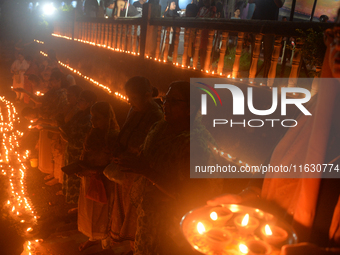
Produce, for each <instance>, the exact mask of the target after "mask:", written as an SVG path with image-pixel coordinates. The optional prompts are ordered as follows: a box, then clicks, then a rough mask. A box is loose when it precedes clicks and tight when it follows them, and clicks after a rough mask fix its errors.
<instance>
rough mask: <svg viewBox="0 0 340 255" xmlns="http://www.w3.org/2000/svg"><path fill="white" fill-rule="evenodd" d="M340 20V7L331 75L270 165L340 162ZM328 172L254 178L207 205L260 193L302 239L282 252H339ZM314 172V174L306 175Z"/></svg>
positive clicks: (330, 34)
mask: <svg viewBox="0 0 340 255" xmlns="http://www.w3.org/2000/svg"><path fill="white" fill-rule="evenodd" d="M339 25H340V10H339V11H338V17H337V21H336V25H335V27H334V28H333V29H331V30H326V33H325V35H326V36H325V43H326V45H327V51H326V54H325V58H324V62H323V67H322V73H321V77H322V78H333V79H327V80H324V82H325V84H322V86H320V88H319V94H318V96H317V100H316V101H314V102H312V104H311V105H310V106H309V111H310V112H311V113H312V116H305V115H302V116H300V117H299V119H298V123H299V126H297V127H294V128H291V129H289V130H288V131H287V133H286V134H285V136H284V137H283V138H282V140H281V141H280V142H279V144H278V145H277V146H276V148H275V150H274V152H273V154H272V156H271V160H270V165H280V164H282V165H290V164H293V165H295V164H296V165H305V164H308V165H309V166H311V167H312V164H315V165H317V164H323V165H325V164H333V165H334V166H339V165H340V147H339V143H340V132H339V130H340V118H339V112H340V100H339V99H340V83H339V78H340V68H339V55H340V48H339V45H340V37H339V34H340V33H339V32H340V26H339ZM328 171H329V168H327V171H326V172H323V173H317V172H314V173H301V175H300V176H299V177H300V178H296V179H287V178H281V179H280V177H283V176H281V175H280V173H269V174H266V176H265V179H264V180H263V184H262V185H261V183H260V182H255V181H254V182H253V183H252V184H253V185H251V186H249V187H248V188H247V189H246V190H244V191H243V192H242V193H241V194H238V195H233V194H227V195H224V196H221V197H218V198H215V199H213V200H210V201H208V204H209V205H217V204H223V203H246V202H249V201H254V200H255V199H256V198H257V197H261V198H262V200H265V201H267V203H269V205H270V206H271V208H274V207H278V208H280V209H282V210H283V213H285V214H286V215H287V216H286V220H288V219H290V220H291V224H292V226H293V228H294V229H295V230H296V232H297V235H298V238H299V241H300V242H303V243H299V244H294V245H286V246H284V247H283V248H282V253H281V254H339V253H340V250H339V248H334V247H339V246H340V230H339V222H340V214H339V212H340V202H339V196H340V189H339V187H340V185H339V184H340V182H339V179H332V178H334V177H332V178H329V177H330V176H327V175H328V174H329V172H328ZM310 174H314V176H313V177H314V178H307V177H311V176H310ZM333 176H334V175H333ZM256 183H257V184H258V185H255V184H256ZM287 218H288V219H287Z"/></svg>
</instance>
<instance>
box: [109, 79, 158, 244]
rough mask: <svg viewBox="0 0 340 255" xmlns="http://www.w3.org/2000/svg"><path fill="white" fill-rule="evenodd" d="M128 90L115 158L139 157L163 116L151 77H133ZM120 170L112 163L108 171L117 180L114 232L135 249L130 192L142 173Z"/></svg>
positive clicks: (113, 220)
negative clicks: (128, 172)
mask: <svg viewBox="0 0 340 255" xmlns="http://www.w3.org/2000/svg"><path fill="white" fill-rule="evenodd" d="M125 91H126V95H127V96H128V98H129V103H130V105H131V108H130V111H129V113H128V116H127V118H126V121H125V123H124V125H123V127H122V130H121V131H120V133H119V136H118V140H117V144H116V145H115V152H114V157H115V158H116V159H115V161H117V160H118V159H119V158H124V157H137V155H138V153H139V152H140V146H141V145H142V143H143V142H144V140H145V137H146V135H147V134H148V132H149V130H150V128H151V126H152V125H153V124H154V123H155V122H157V121H159V120H161V119H162V118H163V112H162V109H161V107H160V106H159V104H158V103H156V102H155V101H154V100H153V96H156V94H155V91H154V89H153V87H152V86H151V84H150V82H149V80H148V79H146V78H144V77H140V76H136V77H133V78H131V79H129V80H128V81H127V83H126V84H125ZM120 170H121V169H120V167H119V166H118V165H117V164H116V163H115V162H112V164H110V165H109V166H108V168H107V169H105V172H104V174H105V175H106V176H107V177H108V178H109V179H110V180H112V181H115V182H116V183H115V198H114V205H113V211H112V214H111V231H110V232H111V237H112V239H113V241H114V242H121V241H124V240H129V241H131V248H132V250H133V242H134V240H135V233H136V220H137V214H136V207H135V205H134V204H132V203H131V201H130V192H131V187H132V185H133V183H134V181H135V180H136V178H137V177H138V176H137V175H133V174H125V173H121V172H120Z"/></svg>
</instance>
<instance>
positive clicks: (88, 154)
mask: <svg viewBox="0 0 340 255" xmlns="http://www.w3.org/2000/svg"><path fill="white" fill-rule="evenodd" d="M339 17H340V12H339V13H338V20H337V23H336V24H339V23H340V20H339ZM325 42H326V45H327V52H326V56H325V60H324V65H323V70H322V77H324V78H335V79H333V80H332V84H329V86H323V87H320V93H319V96H318V99H317V101H315V104H312V105H311V109H310V110H311V111H312V112H313V118H309V119H308V118H307V116H303V117H301V118H300V120H299V123H303V124H302V125H300V126H299V127H298V128H291V129H290V130H289V131H288V132H287V133H286V135H285V136H284V138H283V139H282V140H281V142H280V143H279V144H278V145H277V147H276V149H275V150H274V152H273V155H272V157H271V164H272V165H278V164H296V165H299V164H304V163H308V164H310V163H315V164H322V163H332V164H333V163H336V162H339V155H338V154H339V146H338V144H339V141H340V140H339V127H340V124H339V116H338V115H339V95H340V92H339V87H340V86H339V82H338V79H339V77H340V68H339V54H340V50H339V45H340V38H339V26H335V28H334V29H331V30H328V31H326V37H325ZM11 70H12V72H13V90H14V91H15V92H16V94H17V98H16V99H17V101H24V102H25V100H26V102H29V101H30V100H31V101H32V102H33V103H34V105H33V106H27V107H25V108H24V109H23V110H22V116H23V117H24V118H26V119H28V120H29V121H30V122H31V126H32V128H30V129H29V130H28V131H27V132H26V133H25V136H24V138H23V139H22V141H21V143H22V144H21V145H22V146H23V147H25V146H26V148H27V149H30V150H32V151H34V150H35V149H37V150H38V152H37V154H38V159H39V170H40V171H42V172H44V173H47V174H48V175H47V176H46V180H48V179H52V180H50V181H49V184H50V185H52V184H54V183H57V182H59V183H62V187H63V188H62V191H61V193H62V194H63V195H64V196H65V201H66V202H67V203H73V204H74V205H75V210H73V211H76V212H77V214H78V230H79V231H80V232H82V233H83V234H84V235H86V236H87V237H88V238H89V240H88V241H86V242H85V243H83V244H81V245H80V246H79V250H80V251H82V250H84V249H86V248H88V247H90V246H92V245H96V244H99V243H101V244H102V246H103V247H104V248H109V247H110V246H111V245H112V244H114V243H116V242H122V241H126V240H129V241H130V242H131V254H132V253H133V254H139V255H142V254H143V255H145V254H191V253H195V251H194V250H192V249H191V248H190V247H189V244H187V243H186V242H183V240H182V239H181V235H180V233H179V222H180V218H181V217H182V216H183V215H184V214H185V213H186V212H188V211H189V210H191V209H193V208H195V207H198V206H202V205H203V204H205V203H206V201H208V204H210V205H217V204H221V203H242V202H245V201H249V200H255V199H257V198H258V197H262V198H263V199H264V200H267V201H270V202H271V203H273V204H276V205H278V206H279V207H281V208H283V209H284V210H285V211H286V212H287V214H289V215H290V216H291V218H292V224H293V226H294V227H295V228H296V230H297V232H298V234H299V237H300V240H301V241H309V242H312V243H314V244H313V245H312V244H311V243H308V244H303V245H301V244H299V245H297V246H294V245H293V246H286V247H285V248H284V250H283V251H284V252H285V253H286V254H311V253H310V252H311V251H313V252H317V253H316V254H320V253H321V252H325V253H326V252H328V253H330V252H334V253H337V252H339V250H336V249H333V250H332V249H327V250H326V249H321V248H316V246H315V244H318V245H320V246H321V247H327V246H338V245H339V240H340V231H339V218H340V217H339V210H340V209H339V208H340V203H339V201H338V199H339V195H340V192H339V185H338V180H337V179H322V178H321V177H322V176H319V178H316V179H315V178H314V179H308V178H303V177H304V176H303V175H302V176H301V178H300V179H294V180H292V179H290V180H287V179H279V178H275V177H277V176H276V175H275V174H274V175H270V176H267V177H266V178H265V179H264V181H263V184H260V185H256V184H253V185H252V186H249V188H247V189H246V190H245V191H244V192H242V193H241V194H239V195H231V194H228V195H224V196H222V197H218V198H216V199H213V200H209V199H212V198H213V197H215V196H217V195H220V194H221V192H222V188H223V181H222V180H221V179H191V178H190V171H189V169H190V141H193V140H194V141H198V142H197V143H195V150H199V151H201V153H202V156H203V157H202V158H203V159H204V160H207V161H208V160H209V159H211V158H212V157H214V155H215V154H214V153H213V152H212V150H211V148H210V146H209V144H215V141H214V139H213V138H212V136H211V135H210V134H209V133H208V132H207V130H206V129H205V128H204V126H203V125H202V124H201V123H200V119H199V118H198V117H197V118H196V116H199V109H200V106H199V105H193V103H192V102H190V93H193V92H192V91H190V84H189V83H188V82H185V81H175V82H173V83H171V84H170V85H169V89H168V92H167V93H166V96H165V97H163V98H162V102H159V101H158V100H155V98H154V97H155V95H156V94H157V93H155V91H156V89H155V88H154V87H153V86H152V85H151V84H150V82H149V80H148V79H147V78H145V77H141V76H135V77H132V78H130V79H129V80H128V81H127V82H126V84H125V87H124V88H125V93H126V95H127V97H128V98H129V103H130V105H131V108H130V111H129V113H128V115H127V117H126V121H125V123H124V124H123V125H122V126H121V127H120V126H119V125H118V123H117V121H116V118H115V113H114V109H113V108H112V107H111V105H110V104H109V103H108V102H102V101H98V100H97V95H96V94H95V93H94V92H93V91H91V90H83V89H82V87H80V86H79V85H76V84H75V80H74V78H73V77H72V76H70V75H65V74H64V73H63V72H62V71H61V70H60V69H59V66H58V61H57V58H56V54H55V52H54V51H53V50H50V51H49V52H48V58H47V59H46V60H42V59H32V58H29V57H26V59H25V57H24V56H23V55H22V53H20V52H19V53H18V54H17V60H16V61H15V62H14V63H13V65H12V67H11ZM38 92H39V93H38ZM25 97H26V98H25ZM115 110H117V109H115ZM32 137H33V138H32ZM25 141H26V142H25ZM27 141H29V142H27ZM32 141H36V142H35V143H34V142H32ZM329 195H331V197H330V196H329ZM329 201H330V202H329ZM328 202H329V203H328ZM76 205H77V206H76ZM326 219H327V220H326Z"/></svg>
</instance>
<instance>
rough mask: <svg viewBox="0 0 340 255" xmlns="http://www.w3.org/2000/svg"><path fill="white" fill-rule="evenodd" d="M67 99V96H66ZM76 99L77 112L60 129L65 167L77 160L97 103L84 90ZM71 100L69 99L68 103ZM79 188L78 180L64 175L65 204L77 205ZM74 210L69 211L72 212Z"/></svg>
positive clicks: (90, 93)
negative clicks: (91, 111)
mask: <svg viewBox="0 0 340 255" xmlns="http://www.w3.org/2000/svg"><path fill="white" fill-rule="evenodd" d="M68 97H69V96H68ZM75 99H77V107H76V108H77V109H78V110H79V111H78V112H77V113H76V114H75V115H74V116H73V118H72V119H71V120H70V121H69V122H67V123H65V124H64V125H63V126H61V127H60V131H61V135H62V138H63V139H64V140H66V141H67V146H66V155H65V161H66V162H65V165H70V164H72V163H74V162H76V161H78V160H79V158H80V155H81V153H82V148H83V144H84V141H85V137H86V135H87V134H88V133H89V132H90V130H91V114H90V109H91V106H92V105H93V104H94V103H95V102H96V101H97V96H96V94H95V93H94V92H92V91H90V90H84V91H82V92H81V93H80V95H79V97H77V98H75ZM70 100H71V101H72V99H69V101H70ZM79 188H80V179H79V178H78V177H77V176H76V175H75V174H71V175H68V174H64V176H63V190H62V191H63V194H64V195H65V200H66V203H69V204H77V203H78V196H79ZM74 211H76V210H70V211H69V212H70V213H71V212H74Z"/></svg>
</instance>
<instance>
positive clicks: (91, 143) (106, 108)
mask: <svg viewBox="0 0 340 255" xmlns="http://www.w3.org/2000/svg"><path fill="white" fill-rule="evenodd" d="M91 112H96V113H99V114H100V115H102V116H104V118H107V119H108V123H109V125H108V127H107V129H106V130H105V131H103V130H101V129H99V128H92V129H91V131H90V133H89V134H88V136H87V137H86V139H85V143H84V145H85V146H84V147H85V149H92V150H101V149H103V148H107V147H109V145H110V143H112V142H114V141H112V134H114V133H115V132H116V133H118V131H119V125H118V123H117V120H116V117H115V113H114V111H113V109H112V107H111V105H110V104H109V103H108V102H97V103H95V104H94V105H92V107H91Z"/></svg>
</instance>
